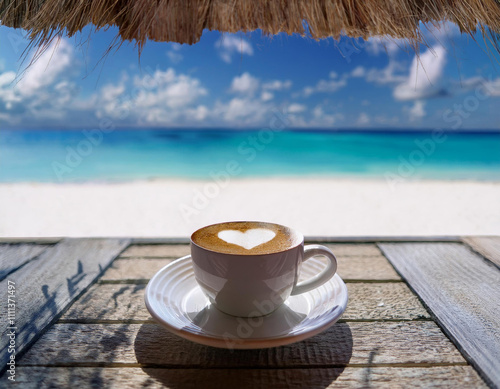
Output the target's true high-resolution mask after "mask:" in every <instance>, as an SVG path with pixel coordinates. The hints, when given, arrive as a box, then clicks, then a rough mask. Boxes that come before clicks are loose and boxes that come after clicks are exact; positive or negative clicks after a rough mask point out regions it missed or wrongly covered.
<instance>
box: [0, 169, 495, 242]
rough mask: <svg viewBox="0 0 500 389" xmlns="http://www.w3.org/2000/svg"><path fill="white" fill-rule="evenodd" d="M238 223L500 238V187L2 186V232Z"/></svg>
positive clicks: (183, 231) (282, 183) (110, 232)
mask: <svg viewBox="0 0 500 389" xmlns="http://www.w3.org/2000/svg"><path fill="white" fill-rule="evenodd" d="M228 220H265V221H272V222H277V223H282V224H285V225H289V226H291V227H295V228H297V229H298V230H300V231H302V232H303V233H304V234H306V235H321V236H327V235H332V236H386V235H388V236H392V235H415V236H418V235H490V234H496V235H499V234H500V183H498V182H469V181H418V182H400V183H398V184H397V185H395V186H391V185H389V184H388V183H387V182H386V181H384V180H357V179H328V178H279V179H277V178H269V179H264V178H259V179H240V180H233V181H231V182H228V183H216V182H214V181H187V180H186V181H183V180H156V181H138V182H128V183H86V184H62V185H61V184H42V183H12V184H10V183H9V184H0V236H2V237H26V236H29V237H50V236H137V237H186V236H188V235H190V234H191V232H193V231H194V230H195V229H197V228H198V227H201V226H204V225H207V224H211V223H216V222H219V221H228Z"/></svg>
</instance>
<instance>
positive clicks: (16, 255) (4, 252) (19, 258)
mask: <svg viewBox="0 0 500 389" xmlns="http://www.w3.org/2000/svg"><path fill="white" fill-rule="evenodd" d="M48 247H51V246H48V245H37V244H27V243H19V244H0V280H3V279H4V278H5V277H6V276H7V275H8V274H10V273H12V272H13V271H15V270H16V269H19V268H20V267H21V266H23V265H24V264H25V263H26V262H29V261H31V260H32V259H33V258H35V257H36V256H38V255H40V254H41V253H42V252H43V251H44V250H45V249H47V248H48Z"/></svg>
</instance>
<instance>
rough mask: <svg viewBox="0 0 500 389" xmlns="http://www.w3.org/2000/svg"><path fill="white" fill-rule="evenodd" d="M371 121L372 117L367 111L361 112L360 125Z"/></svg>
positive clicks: (358, 121)
mask: <svg viewBox="0 0 500 389" xmlns="http://www.w3.org/2000/svg"><path fill="white" fill-rule="evenodd" d="M370 122H371V120H370V117H369V116H368V115H367V114H366V113H365V112H361V114H360V115H359V117H358V120H357V124H358V125H359V126H366V125H367V124H370Z"/></svg>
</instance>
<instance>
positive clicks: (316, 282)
mask: <svg viewBox="0 0 500 389" xmlns="http://www.w3.org/2000/svg"><path fill="white" fill-rule="evenodd" d="M317 255H323V256H325V257H327V258H328V263H327V265H326V268H324V269H323V270H322V271H321V272H320V273H318V274H316V275H315V276H314V277H312V278H310V279H308V280H306V281H302V282H299V283H298V284H296V285H295V286H294V287H293V289H292V293H291V295H292V296H294V295H297V294H301V293H304V292H309V291H310V290H313V289H315V288H317V287H318V286H320V285H323V284H324V283H325V282H326V281H328V280H329V279H330V278H332V277H333V276H334V275H335V273H336V272H337V258H335V255H334V254H333V253H332V251H331V250H330V249H329V248H328V247H325V246H321V245H319V244H311V245H307V246H305V247H304V258H303V260H302V261H303V262H305V261H307V260H308V259H309V258H312V257H315V256H317Z"/></svg>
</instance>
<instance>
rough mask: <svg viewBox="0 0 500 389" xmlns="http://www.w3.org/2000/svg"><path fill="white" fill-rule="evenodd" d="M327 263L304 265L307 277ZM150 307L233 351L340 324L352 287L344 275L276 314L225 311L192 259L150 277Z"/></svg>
mask: <svg viewBox="0 0 500 389" xmlns="http://www.w3.org/2000/svg"><path fill="white" fill-rule="evenodd" d="M323 267H324V265H323V263H322V262H321V261H320V260H318V259H315V258H311V259H308V260H307V261H306V262H304V263H303V265H302V271H301V279H307V278H310V277H312V276H314V275H315V274H317V273H318V272H319V271H320V270H321V269H322V268H323ZM145 300H146V307H147V308H148V310H149V312H150V313H151V315H152V316H153V318H155V319H156V320H157V321H158V322H159V323H160V324H162V325H163V326H164V327H166V328H167V329H168V330H169V331H171V332H173V333H174V334H177V335H179V336H181V337H183V338H186V339H189V340H191V341H193V342H197V343H201V344H204V345H207V346H213V347H220V348H228V349H257V348H267V347H276V346H282V345H285V344H290V343H294V342H298V341H301V340H304V339H307V338H309V337H311V336H314V335H316V334H318V333H320V332H322V331H324V330H326V329H327V328H328V327H330V326H331V325H332V324H333V323H335V322H336V321H337V320H338V319H339V318H340V317H341V316H342V314H343V313H344V311H345V308H346V305H347V287H346V285H345V284H344V281H342V279H341V278H340V277H339V275H338V274H335V276H334V277H333V278H332V279H331V280H330V281H328V282H326V283H325V284H323V285H322V286H320V287H319V288H316V289H314V290H312V291H310V292H307V293H303V294H300V295H297V296H291V297H290V298H288V300H287V301H286V303H285V304H284V305H282V306H281V307H280V308H278V309H277V310H276V311H274V312H273V313H271V314H269V315H267V316H264V317H256V318H241V317H234V316H230V315H227V314H225V313H222V312H221V311H219V310H218V309H217V308H215V307H214V306H213V305H211V304H210V303H209V301H208V298H207V297H206V296H205V295H204V294H203V292H202V291H201V289H200V287H199V286H198V284H197V283H196V280H195V277H194V273H193V268H192V264H191V257H190V256H186V257H183V258H180V259H178V260H176V261H174V262H172V263H170V264H168V265H167V266H165V267H164V268H162V269H161V270H160V271H158V273H156V274H155V275H154V277H153V278H152V279H151V280H150V281H149V283H148V286H147V288H146V292H145Z"/></svg>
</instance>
